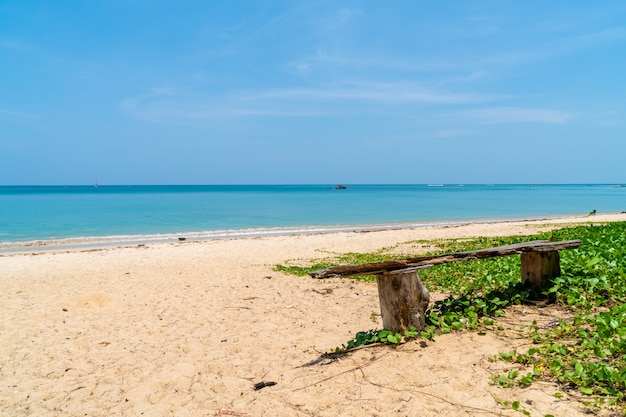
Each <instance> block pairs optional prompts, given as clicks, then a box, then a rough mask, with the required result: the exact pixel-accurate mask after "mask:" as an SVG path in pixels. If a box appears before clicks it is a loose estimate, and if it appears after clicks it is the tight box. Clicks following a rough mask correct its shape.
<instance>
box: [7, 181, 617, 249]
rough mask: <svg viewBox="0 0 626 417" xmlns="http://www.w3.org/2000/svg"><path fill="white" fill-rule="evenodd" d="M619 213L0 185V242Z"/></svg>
mask: <svg viewBox="0 0 626 417" xmlns="http://www.w3.org/2000/svg"><path fill="white" fill-rule="evenodd" d="M594 209H595V210H597V212H598V213H619V212H622V211H626V187H622V186H614V185H534V186H530V185H457V184H453V185H348V186H347V188H346V189H343V190H341V189H335V186H334V185H232V186H230V185H207V186H100V187H98V188H95V187H93V186H32V187H22V186H15V187H13V186H0V242H27V241H35V240H50V239H65V238H80V237H108V236H119V237H131V236H132V237H141V236H143V237H146V236H153V235H182V234H184V235H192V236H205V237H211V236H225V235H245V234H259V235H262V234H269V233H280V232H285V231H289V232H299V231H311V230H326V229H328V228H341V227H345V228H355V227H360V226H367V227H372V226H385V225H400V224H402V225H407V224H410V225H425V224H433V223H452V222H461V221H481V220H487V219H530V218H545V217H558V216H563V215H584V214H587V213H589V212H590V211H591V210H594Z"/></svg>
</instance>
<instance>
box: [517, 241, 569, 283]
mask: <svg viewBox="0 0 626 417" xmlns="http://www.w3.org/2000/svg"><path fill="white" fill-rule="evenodd" d="M521 260H522V281H529V282H530V285H532V286H533V287H534V288H541V287H543V286H544V285H545V284H546V281H547V280H549V279H550V278H554V277H558V276H559V275H561V264H560V258H559V251H556V250H555V251H547V252H532V251H531V252H523V253H522V254H521Z"/></svg>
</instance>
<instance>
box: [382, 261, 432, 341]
mask: <svg viewBox="0 0 626 417" xmlns="http://www.w3.org/2000/svg"><path fill="white" fill-rule="evenodd" d="M418 269H423V267H417V268H407V269H401V270H396V271H392V272H387V271H385V272H382V273H379V274H377V275H376V278H377V281H378V297H379V299H380V312H381V315H382V318H383V327H384V328H385V329H387V330H390V331H392V332H402V331H404V330H406V329H409V328H411V327H415V329H417V330H423V329H424V328H425V326H426V322H425V320H426V316H425V314H426V309H427V308H428V302H429V301H430V294H429V293H428V290H427V289H426V287H425V286H424V284H423V283H422V281H421V280H420V278H419V275H418V274H417V270H418Z"/></svg>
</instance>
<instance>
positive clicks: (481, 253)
mask: <svg viewBox="0 0 626 417" xmlns="http://www.w3.org/2000/svg"><path fill="white" fill-rule="evenodd" d="M580 244H581V241H580V240H567V241H562V242H549V241H547V240H536V241H533V242H524V243H517V244H514V245H506V246H498V247H495V248H488V249H480V250H475V251H469V252H457V253H449V254H445V255H432V256H418V257H414V258H404V259H393V260H387V261H380V262H370V263H364V264H357V265H339V266H334V267H331V268H327V269H322V270H319V271H314V272H311V273H310V275H311V276H312V277H313V278H317V279H322V278H337V277H348V276H356V275H370V274H373V275H376V278H377V282H378V297H379V299H380V310H381V315H382V319H383V327H384V328H385V329H387V330H391V331H394V332H401V331H403V330H405V329H408V328H410V327H415V328H416V329H418V330H421V329H423V328H424V327H425V318H426V317H425V313H426V309H427V308H428V303H429V301H430V294H429V293H428V290H427V289H426V287H425V286H424V284H423V283H422V281H421V280H420V278H419V275H418V273H417V271H418V270H420V269H424V268H430V267H432V266H433V265H440V264H445V263H450V262H457V261H463V260H467V259H483V258H494V257H497V256H508V255H517V254H519V255H520V256H521V262H522V267H521V269H522V271H521V272H522V273H521V275H522V281H524V282H528V283H529V284H530V285H531V286H532V287H534V288H541V287H543V286H544V284H545V283H546V281H548V280H550V279H551V278H554V277H558V276H559V275H560V274H561V266H560V258H559V250H563V249H572V248H577V247H579V246H580Z"/></svg>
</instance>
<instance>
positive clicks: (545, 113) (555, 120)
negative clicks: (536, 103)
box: [456, 107, 574, 124]
mask: <svg viewBox="0 0 626 417" xmlns="http://www.w3.org/2000/svg"><path fill="white" fill-rule="evenodd" d="M456 115H457V116H460V117H462V118H466V119H471V120H473V121H476V122H479V123H484V124H500V123H549V124H563V123H566V122H568V121H570V120H571V119H572V118H573V117H574V115H573V114H571V113H568V112H564V111H559V110H546V109H532V108H518V107H495V108H482V109H473V110H464V111H460V112H457V113H456Z"/></svg>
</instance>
